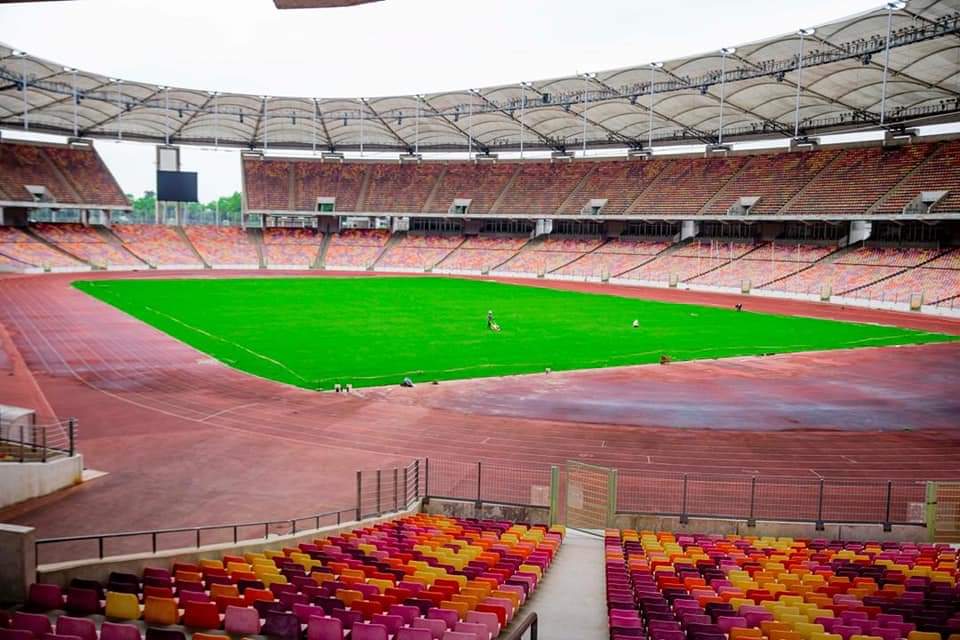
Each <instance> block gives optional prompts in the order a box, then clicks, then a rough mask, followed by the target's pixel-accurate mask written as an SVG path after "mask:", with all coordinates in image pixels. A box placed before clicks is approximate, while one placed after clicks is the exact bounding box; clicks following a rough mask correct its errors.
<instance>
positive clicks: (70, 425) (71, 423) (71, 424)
mask: <svg viewBox="0 0 960 640" xmlns="http://www.w3.org/2000/svg"><path fill="white" fill-rule="evenodd" d="M74 426H75V422H74V419H73V418H70V419H69V420H67V433H68V436H69V438H70V457H71V458H72V457H73V454H74V449H73V446H74V443H75V442H76V440H75V439H74V433H73V428H74Z"/></svg>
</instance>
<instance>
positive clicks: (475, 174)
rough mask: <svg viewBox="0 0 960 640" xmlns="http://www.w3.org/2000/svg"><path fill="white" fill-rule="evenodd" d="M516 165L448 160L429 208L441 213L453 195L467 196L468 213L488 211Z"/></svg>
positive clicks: (450, 203) (447, 208)
mask: <svg viewBox="0 0 960 640" xmlns="http://www.w3.org/2000/svg"><path fill="white" fill-rule="evenodd" d="M518 168H519V165H518V164H517V163H513V162H506V163H504V162H497V163H489V162H484V163H473V162H451V163H449V164H448V165H447V171H446V172H445V173H444V174H443V177H442V178H440V184H439V185H438V186H437V190H436V192H435V193H434V196H433V205H432V206H431V207H430V210H431V211H436V212H441V213H444V212H446V211H447V210H449V209H450V206H451V205H452V204H453V201H454V199H456V198H470V199H471V200H472V202H471V203H470V212H471V213H489V212H490V207H492V206H493V203H494V202H496V200H497V196H499V195H500V193H501V192H502V191H503V189H504V187H506V186H507V183H508V182H509V181H510V177H511V176H513V174H514V172H516V171H517V169H518Z"/></svg>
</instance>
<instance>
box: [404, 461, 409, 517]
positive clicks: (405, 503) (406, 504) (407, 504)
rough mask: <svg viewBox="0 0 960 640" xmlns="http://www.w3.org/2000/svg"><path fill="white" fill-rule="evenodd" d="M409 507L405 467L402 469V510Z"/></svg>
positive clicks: (407, 479)
mask: <svg viewBox="0 0 960 640" xmlns="http://www.w3.org/2000/svg"><path fill="white" fill-rule="evenodd" d="M409 506H410V479H409V478H408V477H407V467H404V468H403V508H404V509H406V508H407V507H409Z"/></svg>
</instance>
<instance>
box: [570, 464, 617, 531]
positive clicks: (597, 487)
mask: <svg viewBox="0 0 960 640" xmlns="http://www.w3.org/2000/svg"><path fill="white" fill-rule="evenodd" d="M564 489H565V492H564V493H565V494H566V497H565V499H564V506H565V507H566V508H565V522H566V525H567V526H568V527H570V528H571V529H604V528H606V527H612V526H613V520H614V516H615V515H616V511H617V470H616V469H610V468H608V467H600V466H597V465H593V464H587V463H585V462H578V461H575V460H570V461H568V462H567V465H566V482H565V483H564Z"/></svg>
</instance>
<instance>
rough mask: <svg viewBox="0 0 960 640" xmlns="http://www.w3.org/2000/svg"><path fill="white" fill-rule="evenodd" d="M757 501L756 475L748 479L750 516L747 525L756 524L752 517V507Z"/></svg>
mask: <svg viewBox="0 0 960 640" xmlns="http://www.w3.org/2000/svg"><path fill="white" fill-rule="evenodd" d="M756 503H757V476H753V478H751V479H750V517H749V518H748V519H747V526H748V527H755V526H757V520H756V518H755V517H754V507H755V505H756Z"/></svg>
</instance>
